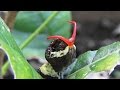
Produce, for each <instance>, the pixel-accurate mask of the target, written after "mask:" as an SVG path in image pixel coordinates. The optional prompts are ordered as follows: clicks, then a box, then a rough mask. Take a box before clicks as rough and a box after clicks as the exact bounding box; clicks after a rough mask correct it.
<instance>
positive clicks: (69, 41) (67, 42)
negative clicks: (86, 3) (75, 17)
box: [48, 21, 76, 47]
mask: <svg viewBox="0 0 120 90" xmlns="http://www.w3.org/2000/svg"><path fill="white" fill-rule="evenodd" d="M68 22H69V23H71V24H74V30H73V34H72V37H71V38H70V39H67V38H64V37H62V36H58V35H56V36H49V37H48V39H56V38H58V39H61V40H62V41H64V42H65V43H66V44H68V46H70V47H71V46H73V44H74V42H75V38H76V22H75V21H68Z"/></svg>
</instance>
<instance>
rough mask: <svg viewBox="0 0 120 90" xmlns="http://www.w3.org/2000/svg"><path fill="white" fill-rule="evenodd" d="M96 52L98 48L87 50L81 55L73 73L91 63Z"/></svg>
mask: <svg viewBox="0 0 120 90" xmlns="http://www.w3.org/2000/svg"><path fill="white" fill-rule="evenodd" d="M96 52H97V50H96V51H87V52H85V53H84V54H82V55H80V56H79V57H78V58H77V59H78V60H77V62H76V64H75V66H74V68H73V70H72V71H71V73H73V72H75V71H77V70H79V69H80V68H82V67H84V66H86V65H89V64H90V63H91V62H92V60H93V58H94V56H95V54H96Z"/></svg>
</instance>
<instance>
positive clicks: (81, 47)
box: [0, 11, 120, 79]
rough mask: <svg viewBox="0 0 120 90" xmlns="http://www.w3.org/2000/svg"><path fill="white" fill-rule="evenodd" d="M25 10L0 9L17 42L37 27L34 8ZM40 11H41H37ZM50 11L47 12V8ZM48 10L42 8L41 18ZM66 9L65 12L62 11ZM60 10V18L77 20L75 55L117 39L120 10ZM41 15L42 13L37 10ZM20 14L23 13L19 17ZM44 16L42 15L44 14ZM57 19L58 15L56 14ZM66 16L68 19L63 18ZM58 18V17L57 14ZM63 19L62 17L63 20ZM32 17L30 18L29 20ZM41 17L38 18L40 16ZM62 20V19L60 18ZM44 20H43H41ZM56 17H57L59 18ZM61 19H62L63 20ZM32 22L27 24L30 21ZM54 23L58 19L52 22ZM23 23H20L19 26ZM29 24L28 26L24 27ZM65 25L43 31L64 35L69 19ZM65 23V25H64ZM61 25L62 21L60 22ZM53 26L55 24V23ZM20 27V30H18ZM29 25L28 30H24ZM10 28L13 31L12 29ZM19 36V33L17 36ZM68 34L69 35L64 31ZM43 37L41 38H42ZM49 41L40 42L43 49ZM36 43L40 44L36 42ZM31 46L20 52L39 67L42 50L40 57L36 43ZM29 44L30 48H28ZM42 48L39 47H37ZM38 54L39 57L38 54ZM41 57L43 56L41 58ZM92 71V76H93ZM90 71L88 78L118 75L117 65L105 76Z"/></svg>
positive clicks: (43, 35) (44, 36)
mask: <svg viewBox="0 0 120 90" xmlns="http://www.w3.org/2000/svg"><path fill="white" fill-rule="evenodd" d="M23 13H24V12H20V11H0V16H1V17H2V18H3V19H4V21H5V22H6V24H7V25H8V26H9V28H10V29H11V32H12V34H13V35H14V37H15V38H16V42H17V43H18V44H19V43H21V42H23V41H22V40H25V38H27V36H28V35H29V34H30V32H32V29H31V28H33V30H35V29H36V27H38V26H39V24H40V22H42V21H39V20H38V19H39V17H38V19H37V14H38V13H37V12H36V11H34V13H33V12H32V14H31V13H30V12H27V13H26V14H23ZM40 13H41V12H40ZM49 13H50V12H49ZM49 13H48V14H44V12H42V15H43V16H40V17H42V19H45V18H47V16H48V15H49ZM64 13H65V14H64ZM64 13H63V14H62V13H61V16H62V18H63V21H66V20H75V21H76V22H77V38H76V42H75V45H76V47H77V57H78V56H79V55H80V54H82V53H84V52H86V51H88V50H96V49H99V48H100V47H102V46H105V45H109V44H111V43H113V42H115V41H119V40H120V11H68V12H67V11H66V12H64ZM33 14H34V16H35V17H36V19H33V18H34V17H33V16H32V15H33ZM39 15H41V14H39ZM20 16H22V17H20ZM44 16H45V17H44ZM27 17H31V18H28V21H25V20H24V18H27ZM57 18H58V19H59V18H60V17H57ZM66 18H67V19H66ZM60 19H61V18H60ZM64 19H65V20H64ZM31 20H32V21H31ZM40 20H41V18H40ZM61 20H62V19H61ZM43 21H44V20H43ZM58 21H59V20H58ZM63 21H61V22H62V23H63ZM28 22H29V23H32V22H33V23H32V24H30V25H29V23H28ZM36 22H37V24H36V26H32V25H33V24H34V23H36ZM55 23H57V22H55ZM21 25H23V26H21ZM27 25H28V26H31V27H29V28H28V27H27ZM65 25H66V27H64V28H62V29H63V31H62V29H59V32H55V31H54V30H53V29H51V30H53V32H55V33H52V32H49V31H48V32H49V33H48V32H47V31H46V32H45V33H46V34H47V36H48V35H52V34H60V35H63V36H65V35H66V33H67V34H69V33H68V31H67V32H65V31H64V29H70V27H71V26H69V25H68V23H66V22H65ZM67 25H68V26H67ZM51 27H55V25H53V26H52V25H50V26H49V27H47V29H50V28H51ZM61 27H62V24H61ZM55 28H58V27H57V26H56V27H55ZM18 29H19V30H18ZM24 29H25V30H26V31H25V32H27V34H25V33H22V32H18V31H22V30H24ZM27 29H28V30H30V29H31V31H30V32H29V31H27ZM12 30H13V31H12ZM14 30H18V31H16V32H14ZM70 30H71V31H70V34H71V32H72V28H71V29H70ZM60 31H61V32H60ZM20 36H22V37H20ZM66 36H67V37H69V36H70V35H66ZM39 38H46V35H45V34H42V35H41V37H38V39H39ZM18 39H21V41H19V40H18ZM43 40H44V39H43ZM35 43H36V44H37V43H38V40H36V41H35ZM48 43H49V42H45V43H43V44H42V45H43V46H44V47H43V51H44V48H46V45H47V44H48ZM37 45H39V44H37ZM29 47H30V48H27V49H25V50H23V53H24V54H25V55H26V57H27V59H28V61H29V62H30V63H31V64H32V65H33V67H34V68H38V66H39V64H40V63H44V62H45V61H44V60H42V59H41V57H42V56H44V54H43V51H40V52H42V54H43V55H42V56H41V57H39V54H38V53H39V51H37V50H38V49H37V48H34V47H39V46H33V45H30V46H29ZM31 48H32V49H31ZM33 48H34V50H35V49H37V50H36V52H34V53H35V55H36V56H32V57H30V56H31V54H32V55H33V53H29V54H28V53H27V54H26V52H31V50H32V51H33ZM39 48H41V47H39ZM37 56H38V57H37ZM43 59H44V58H43ZM11 74H12V73H10V70H9V72H8V74H6V76H5V78H12V76H10V75H11ZM94 75H95V76H94ZM94 75H91V78H93V76H94V77H96V78H101V79H102V78H103V79H104V78H115V79H117V78H120V66H119V65H118V66H116V67H115V69H114V71H113V72H112V73H111V75H110V76H108V74H106V73H105V72H101V73H98V74H94Z"/></svg>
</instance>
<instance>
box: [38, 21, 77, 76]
mask: <svg viewBox="0 0 120 90" xmlns="http://www.w3.org/2000/svg"><path fill="white" fill-rule="evenodd" d="M69 23H71V24H74V30H73V34H72V36H71V38H69V39H67V38H65V37H62V36H58V35H56V36H49V37H48V39H54V40H53V41H52V42H51V43H50V45H49V46H48V48H47V49H46V51H45V58H46V60H47V61H48V63H49V64H50V65H51V66H52V68H53V69H54V71H55V72H56V73H57V74H58V75H60V78H63V74H62V72H64V71H65V70H66V69H67V68H68V66H70V65H71V64H72V63H73V62H74V61H75V59H76V46H75V45H74V42H75V38H76V22H75V21H69ZM49 64H48V65H49ZM46 65H47V64H46ZM46 65H44V66H42V67H41V68H40V69H42V68H43V67H44V68H45V66H46ZM42 73H46V72H42ZM46 74H47V73H46ZM61 74H62V75H61ZM51 76H52V75H51ZM56 76H57V75H56Z"/></svg>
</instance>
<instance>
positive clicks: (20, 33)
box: [12, 11, 72, 60]
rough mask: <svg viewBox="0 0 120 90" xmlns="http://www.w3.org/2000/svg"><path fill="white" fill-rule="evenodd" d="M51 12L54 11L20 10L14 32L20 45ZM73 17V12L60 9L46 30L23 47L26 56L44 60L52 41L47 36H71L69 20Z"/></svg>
mask: <svg viewBox="0 0 120 90" xmlns="http://www.w3.org/2000/svg"><path fill="white" fill-rule="evenodd" d="M51 13H52V11H20V12H19V13H18V15H17V17H16V21H15V27H14V30H13V32H12V34H13V36H14V38H15V40H16V42H17V44H18V45H20V44H21V43H22V42H23V41H24V40H25V39H27V37H28V36H29V35H30V34H31V33H32V32H33V31H34V30H36V29H37V28H38V26H40V25H41V24H42V23H43V22H44V21H45V20H46V19H47V18H48V17H49V16H50V15H51ZM31 17H32V18H31ZM71 18H72V17H71V12H69V11H60V12H59V13H58V14H57V15H56V17H54V19H53V20H51V22H50V23H49V24H48V25H47V26H46V28H45V30H44V32H42V33H40V35H38V36H37V37H36V38H35V39H34V40H33V41H32V42H31V43H30V44H29V45H28V46H27V47H26V48H25V49H23V54H24V55H25V57H26V58H32V57H36V58H39V59H43V60H44V59H45V57H44V53H45V50H46V48H47V47H48V45H49V43H50V41H48V40H47V37H48V36H50V35H62V36H65V37H67V38H68V37H70V28H71V25H70V24H69V23H68V22H67V21H69V20H71ZM26 52H27V53H26Z"/></svg>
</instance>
